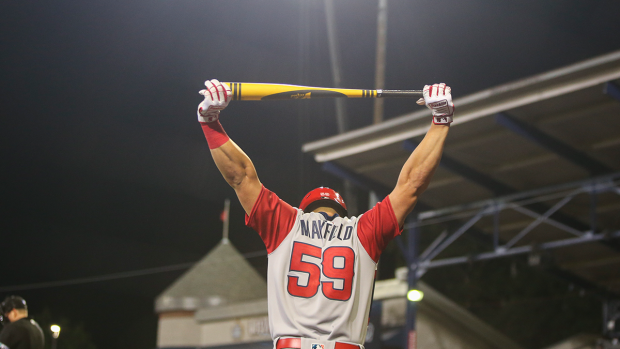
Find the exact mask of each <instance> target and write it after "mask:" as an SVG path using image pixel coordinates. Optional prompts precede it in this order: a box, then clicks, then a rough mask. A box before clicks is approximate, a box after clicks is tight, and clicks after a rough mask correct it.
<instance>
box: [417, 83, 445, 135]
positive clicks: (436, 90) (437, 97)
mask: <svg viewBox="0 0 620 349" xmlns="http://www.w3.org/2000/svg"><path fill="white" fill-rule="evenodd" d="M451 91H452V89H451V88H450V86H446V84H444V83H441V84H434V85H426V86H424V90H423V93H422V94H423V95H424V98H420V99H419V100H418V101H417V103H418V104H420V105H424V104H426V106H427V107H428V109H430V110H431V111H432V112H433V124H435V125H450V124H451V123H452V115H454V103H452V95H451V94H450V92H451Z"/></svg>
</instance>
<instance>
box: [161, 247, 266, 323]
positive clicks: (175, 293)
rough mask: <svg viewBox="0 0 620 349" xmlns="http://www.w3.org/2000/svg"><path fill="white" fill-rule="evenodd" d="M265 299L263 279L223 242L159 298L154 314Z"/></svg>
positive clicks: (237, 252) (234, 250)
mask: <svg viewBox="0 0 620 349" xmlns="http://www.w3.org/2000/svg"><path fill="white" fill-rule="evenodd" d="M266 297H267V284H266V282H265V280H264V279H263V277H262V276H261V275H259V274H258V272H256V270H255V269H254V268H253V267H252V266H251V265H250V264H249V263H248V262H247V261H246V259H245V258H244V257H243V256H242V255H241V254H240V253H239V251H237V249H235V247H234V246H233V245H232V244H231V243H230V242H228V240H222V242H220V243H219V244H218V245H217V246H216V247H215V248H213V250H211V251H210V252H209V253H208V254H207V255H206V256H205V257H204V258H203V259H201V260H200V261H199V262H197V263H196V264H195V265H194V266H193V267H192V268H191V269H189V270H188V271H187V272H186V273H185V274H183V275H182V276H181V277H180V278H178V279H177V280H176V281H175V282H174V283H173V284H172V285H170V287H168V288H167V289H166V290H165V291H164V292H162V293H161V294H160V295H159V296H158V297H157V299H156V301H155V310H156V311H157V312H158V313H161V312H168V311H178V310H191V311H195V310H198V309H201V308H209V307H216V306H222V305H226V304H234V303H242V302H246V301H250V300H257V299H262V298H266Z"/></svg>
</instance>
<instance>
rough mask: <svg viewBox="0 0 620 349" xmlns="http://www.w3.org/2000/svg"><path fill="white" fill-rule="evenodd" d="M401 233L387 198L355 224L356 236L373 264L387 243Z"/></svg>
mask: <svg viewBox="0 0 620 349" xmlns="http://www.w3.org/2000/svg"><path fill="white" fill-rule="evenodd" d="M402 231H403V230H402V229H401V228H400V227H399V226H398V221H397V220H396V215H395V214H394V209H393V208H392V204H391V203H390V197H389V196H386V197H385V199H383V201H381V202H379V203H377V204H376V205H375V207H373V208H371V209H370V210H369V211H368V212H366V213H364V214H363V215H362V216H361V217H360V220H359V222H358V223H357V236H358V237H359V239H360V242H361V243H362V246H363V247H364V249H365V250H366V252H368V255H369V256H370V258H372V260H373V261H375V263H377V262H378V261H379V257H380V256H381V252H383V250H384V249H385V247H386V246H387V244H388V242H390V241H391V240H392V239H394V238H395V237H396V236H398V235H400V233H402Z"/></svg>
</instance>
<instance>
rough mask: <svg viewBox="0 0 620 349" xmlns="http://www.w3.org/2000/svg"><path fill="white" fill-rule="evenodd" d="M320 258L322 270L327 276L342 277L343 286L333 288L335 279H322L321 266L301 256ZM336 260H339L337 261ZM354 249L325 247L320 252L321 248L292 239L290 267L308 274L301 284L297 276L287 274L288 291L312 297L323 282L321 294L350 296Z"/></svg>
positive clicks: (341, 296) (342, 298)
mask: <svg viewBox="0 0 620 349" xmlns="http://www.w3.org/2000/svg"><path fill="white" fill-rule="evenodd" d="M304 255H306V256H310V257H315V258H319V259H321V265H322V273H323V275H324V276H325V277H326V278H329V279H334V280H342V288H341V289H337V288H334V281H321V268H319V266H318V265H317V264H314V263H310V262H306V261H303V260H302V259H303V256H304ZM336 261H338V262H336ZM354 266H355V253H354V252H353V250H352V249H351V248H350V247H342V246H334V247H328V248H326V249H325V251H324V252H323V255H322V256H321V248H319V247H316V246H313V245H309V244H305V243H302V242H294V244H293V252H292V254H291V267H290V269H289V270H290V271H298V272H302V273H307V274H308V284H307V285H306V286H300V285H299V284H298V281H299V277H297V276H291V275H289V276H288V286H287V289H288V293H289V294H291V295H293V296H296V297H302V298H310V297H314V296H315V295H316V294H317V292H318V290H319V286H322V287H321V288H322V290H323V295H325V297H327V298H329V299H333V300H338V301H346V300H348V299H349V298H351V291H352V286H353V276H354V275H355V270H354Z"/></svg>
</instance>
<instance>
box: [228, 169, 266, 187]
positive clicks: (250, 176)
mask: <svg viewBox="0 0 620 349" xmlns="http://www.w3.org/2000/svg"><path fill="white" fill-rule="evenodd" d="M252 181H258V176H257V175H256V171H253V170H252V169H248V168H241V169H238V170H237V171H234V172H232V173H230V176H227V177H226V182H228V184H229V185H230V186H231V187H232V188H233V189H235V190H236V189H238V188H240V187H241V186H243V185H245V184H246V183H248V182H252Z"/></svg>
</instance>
